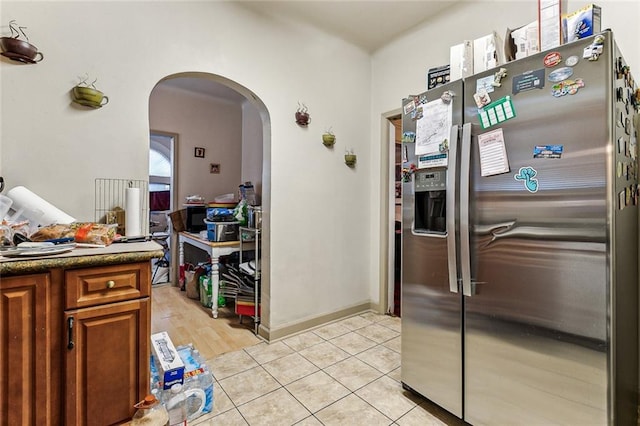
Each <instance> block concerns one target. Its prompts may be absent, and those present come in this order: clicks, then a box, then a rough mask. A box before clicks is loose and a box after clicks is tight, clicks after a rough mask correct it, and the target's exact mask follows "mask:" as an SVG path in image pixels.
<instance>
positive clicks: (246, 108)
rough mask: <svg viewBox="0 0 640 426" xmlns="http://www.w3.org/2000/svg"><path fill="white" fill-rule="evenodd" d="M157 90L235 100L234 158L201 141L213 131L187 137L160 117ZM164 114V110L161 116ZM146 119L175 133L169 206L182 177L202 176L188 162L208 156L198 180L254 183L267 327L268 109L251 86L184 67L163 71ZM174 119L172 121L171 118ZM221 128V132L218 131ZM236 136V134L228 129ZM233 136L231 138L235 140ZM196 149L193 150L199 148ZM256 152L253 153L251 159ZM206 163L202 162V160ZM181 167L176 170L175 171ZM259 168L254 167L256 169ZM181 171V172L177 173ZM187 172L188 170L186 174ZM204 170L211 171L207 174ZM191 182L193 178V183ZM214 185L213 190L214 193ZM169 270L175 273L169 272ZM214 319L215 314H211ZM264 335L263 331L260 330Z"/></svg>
mask: <svg viewBox="0 0 640 426" xmlns="http://www.w3.org/2000/svg"><path fill="white" fill-rule="evenodd" d="M162 90H174V91H175V90H179V91H183V92H191V93H192V94H193V96H194V99H196V98H197V100H196V101H194V102H201V101H203V99H204V98H206V97H213V98H216V97H217V98H219V99H222V100H223V101H224V102H231V103H235V104H238V105H239V108H240V110H241V113H240V114H241V116H242V118H241V119H240V121H241V130H240V131H239V133H240V135H239V138H240V139H238V140H239V141H240V145H241V146H242V149H241V151H242V152H241V153H240V157H239V158H240V161H239V163H238V164H237V165H236V166H234V161H231V160H230V161H224V160H222V161H220V160H219V159H218V158H216V154H215V153H216V149H215V147H214V146H213V145H207V143H213V142H211V141H210V140H208V139H211V140H213V139H215V137H213V136H216V135H217V133H215V134H213V135H212V134H211V133H209V134H210V135H212V137H211V138H204V137H200V138H199V139H198V138H196V137H194V138H192V140H190V139H189V135H185V134H184V133H185V131H181V129H177V128H175V125H173V124H170V123H165V121H171V120H164V119H163V118H162V116H163V113H158V110H159V109H161V107H159V106H158V105H155V104H154V102H156V95H157V94H158V93H159V92H162ZM190 112H192V111H188V110H187V109H183V110H182V111H179V112H177V113H175V114H173V115H172V117H175V116H178V115H179V116H182V118H183V119H184V118H185V117H186V116H188V115H189V114H190ZM166 117H167V115H166V114H165V118H166ZM149 121H150V123H149V124H150V129H154V130H162V131H166V132H171V133H177V134H179V135H180V152H178V153H177V155H176V159H177V160H176V161H178V167H177V175H176V177H175V185H176V191H175V197H174V200H175V204H174V205H175V206H177V207H178V208H179V207H181V206H182V203H183V200H184V197H185V195H191V194H189V192H190V191H189V186H190V184H189V183H188V182H189V180H190V179H191V181H192V183H193V182H196V181H197V182H202V181H203V179H198V178H197V177H196V178H194V177H193V174H192V173H193V170H194V167H192V165H193V164H196V165H197V167H201V165H206V166H208V165H209V161H211V165H212V166H211V167H210V168H209V167H207V172H206V173H207V175H206V176H205V179H204V180H208V181H209V182H218V181H220V180H222V179H235V180H234V182H235V190H237V187H238V185H239V184H241V183H242V182H244V181H247V180H249V181H252V182H253V183H254V186H255V189H256V193H257V194H258V195H259V200H260V202H259V204H260V205H261V206H262V212H263V214H262V230H261V256H260V257H261V262H260V266H261V283H260V284H261V286H260V287H261V290H260V295H261V298H260V299H261V311H262V314H261V321H260V325H261V326H264V327H265V328H266V329H268V328H269V320H270V315H269V300H270V281H269V277H270V264H269V259H270V226H269V224H270V214H269V212H270V200H271V197H270V194H271V192H270V187H271V185H270V181H271V173H270V163H271V155H270V152H271V126H270V118H269V112H268V111H267V108H266V106H265V105H264V103H263V102H262V101H261V100H260V99H259V98H258V96H256V95H255V94H254V93H253V92H252V91H251V90H249V89H248V88H246V87H244V86H242V85H240V84H238V83H236V82H234V81H233V80H230V79H227V78H225V77H222V76H219V75H215V74H210V73H202V72H185V73H177V74H172V75H169V76H167V77H165V78H163V79H161V80H160V81H159V82H158V83H157V84H156V86H155V87H154V89H153V91H152V93H151V95H150V100H149ZM173 123H175V121H174V122H173ZM223 133H224V132H223ZM232 136H233V137H234V138H236V137H237V136H238V135H237V134H234V135H232ZM196 139H198V145H196V147H197V148H198V149H200V148H204V152H205V153H206V158H205V159H204V161H201V162H200V163H201V164H200V163H198V160H196V159H194V153H193V149H194V148H193V146H194V142H193V140H196ZM238 140H236V142H237V141H238ZM258 150H259V155H257V151H258ZM200 152H202V151H199V153H200ZM209 152H213V154H214V155H213V156H211V157H210V156H209ZM257 157H259V159H257ZM205 163H206V164H205ZM213 165H219V168H218V167H216V168H214V167H213ZM181 167H182V171H181ZM233 167H239V169H240V171H239V172H238V171H237V170H236V171H235V172H234V173H232V174H231V175H232V177H231V178H230V177H229V173H230V168H233ZM258 168H259V170H257V169H258ZM214 169H215V170H216V171H218V170H220V171H221V172H220V173H219V174H213V173H215V172H214ZM183 172H184V173H183ZM187 172H188V173H191V175H187ZM209 173H211V174H210V175H209ZM194 186H195V183H194ZM224 188H225V191H226V192H232V189H229V188H232V187H230V184H229V183H227V186H225V187H224ZM220 192H221V191H218V192H217V193H220ZM205 195H207V197H208V198H210V197H212V196H213V195H216V194H215V193H210V194H205ZM171 246H172V247H177V246H178V244H177V237H173V238H172V244H171ZM177 258H178V256H177V255H174V256H172V262H173V268H172V269H173V270H174V271H178V267H177ZM174 275H175V274H174ZM214 321H215V320H214ZM261 334H263V335H265V334H266V333H261Z"/></svg>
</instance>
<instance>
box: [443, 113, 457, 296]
mask: <svg viewBox="0 0 640 426" xmlns="http://www.w3.org/2000/svg"><path fill="white" fill-rule="evenodd" d="M458 132H459V126H457V125H454V126H452V127H451V137H450V139H449V140H450V141H451V143H449V167H448V168H447V193H446V203H447V204H446V206H447V208H446V213H445V214H446V226H447V259H448V266H449V291H450V292H452V293H457V292H458V259H457V251H456V185H455V182H456V165H457V164H458V163H457V158H458Z"/></svg>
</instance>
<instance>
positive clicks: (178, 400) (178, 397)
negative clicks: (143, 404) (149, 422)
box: [167, 383, 187, 426]
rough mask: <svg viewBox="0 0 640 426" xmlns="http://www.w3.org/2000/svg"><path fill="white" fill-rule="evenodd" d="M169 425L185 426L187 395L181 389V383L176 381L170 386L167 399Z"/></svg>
mask: <svg viewBox="0 0 640 426" xmlns="http://www.w3.org/2000/svg"><path fill="white" fill-rule="evenodd" d="M167 411H168V412H169V425H170V426H178V425H182V426H187V396H186V395H185V393H184V392H183V391H182V385H181V384H180V383H176V384H175V385H173V386H171V395H170V396H169V400H168V401H167Z"/></svg>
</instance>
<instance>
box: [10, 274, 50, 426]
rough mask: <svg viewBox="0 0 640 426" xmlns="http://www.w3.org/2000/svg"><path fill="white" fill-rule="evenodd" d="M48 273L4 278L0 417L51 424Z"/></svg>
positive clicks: (21, 423) (21, 421) (16, 420)
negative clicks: (48, 387) (48, 390)
mask: <svg viewBox="0 0 640 426" xmlns="http://www.w3.org/2000/svg"><path fill="white" fill-rule="evenodd" d="M50 287H51V286H50V279H49V275H48V274H40V275H27V276H20V277H10V278H2V279H1V280H0V370H1V373H0V423H1V424H3V425H7V424H8V425H46V424H51V423H50V421H49V420H50V419H48V411H49V409H50V406H51V399H50V398H51V396H50V395H48V392H47V383H48V380H49V377H50V373H51V365H50V362H49V356H50V354H51V352H52V350H51V342H50V341H49V340H48V338H47V337H48V327H47V317H48V315H49V314H50V313H49V304H48V301H49V289H50Z"/></svg>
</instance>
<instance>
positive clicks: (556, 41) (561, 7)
mask: <svg viewBox="0 0 640 426" xmlns="http://www.w3.org/2000/svg"><path fill="white" fill-rule="evenodd" d="M566 10H567V0H538V40H539V46H540V51H541V52H543V51H545V50H548V49H553V48H555V47H558V46H560V45H561V44H562V15H563V14H564V13H565V11H566Z"/></svg>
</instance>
